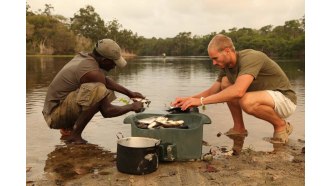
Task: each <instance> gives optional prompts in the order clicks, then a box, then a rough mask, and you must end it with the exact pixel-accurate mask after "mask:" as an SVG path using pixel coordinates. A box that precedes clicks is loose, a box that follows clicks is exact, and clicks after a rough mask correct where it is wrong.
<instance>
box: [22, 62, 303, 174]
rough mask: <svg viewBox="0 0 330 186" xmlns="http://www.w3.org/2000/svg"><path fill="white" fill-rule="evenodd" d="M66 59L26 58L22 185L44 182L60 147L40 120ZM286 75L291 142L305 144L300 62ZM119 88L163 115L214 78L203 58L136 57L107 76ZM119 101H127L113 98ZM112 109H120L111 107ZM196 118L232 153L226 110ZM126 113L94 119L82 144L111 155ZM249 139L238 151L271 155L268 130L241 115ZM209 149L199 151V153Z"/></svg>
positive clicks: (286, 65) (216, 108)
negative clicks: (292, 107)
mask: <svg viewBox="0 0 330 186" xmlns="http://www.w3.org/2000/svg"><path fill="white" fill-rule="evenodd" d="M69 60H70V58H50V57H48V58H39V57H38V58H37V57H27V58H26V62H27V64H26V68H27V69H26V70H27V71H26V76H27V77H26V85H27V86H26V87H27V90H26V155H27V157H26V166H27V167H31V170H30V171H29V172H28V173H27V180H35V179H44V173H45V171H44V168H45V164H46V162H48V161H49V157H50V156H51V154H52V156H53V154H54V153H56V149H57V148H56V147H58V146H63V145H64V144H63V143H62V142H61V141H60V139H59V138H60V133H59V131H58V130H51V129H49V128H48V126H47V124H46V123H45V121H44V119H43V116H42V114H41V111H42V107H43V102H44V99H45V95H46V91H47V87H48V85H49V83H50V82H51V80H52V79H53V77H54V76H55V75H56V73H57V72H58V71H59V70H60V69H61V68H62V67H63V66H64V65H65V64H66V63H67V62H68V61H69ZM278 63H279V64H280V66H281V67H282V68H283V69H284V71H285V72H286V73H287V75H288V77H289V79H290V80H291V82H292V84H293V87H294V90H295V91H296V92H297V95H298V106H297V110H296V112H295V113H294V114H293V115H292V116H290V118H289V119H288V120H289V121H290V122H291V123H292V124H293V126H294V131H293V133H292V135H291V136H290V140H298V139H303V140H304V139H305V73H304V71H305V65H304V63H303V62H299V61H285V60H281V61H278ZM109 75H110V76H111V77H112V78H113V79H114V80H116V81H117V82H118V83H120V84H122V85H124V86H126V87H127V88H129V89H130V90H133V91H138V92H141V93H142V94H144V95H145V96H146V97H147V98H148V99H150V100H151V104H150V107H149V108H147V110H146V111H145V112H151V113H166V112H165V109H166V108H167V107H168V106H169V103H170V102H171V101H173V100H174V99H175V97H177V96H188V95H192V94H195V93H198V92H200V91H202V90H204V89H206V88H208V87H209V86H210V85H211V84H212V83H213V82H214V81H215V80H216V78H217V69H216V68H215V67H213V66H212V64H211V61H210V60H209V59H208V58H206V57H176V58H172V57H167V58H166V59H163V58H158V57H139V58H134V59H129V60H128V65H127V67H125V68H124V69H115V70H113V71H112V72H110V74H109ZM117 97H118V98H125V99H127V97H126V96H125V95H122V94H118V93H117ZM115 104H118V105H122V103H121V102H119V101H117V100H116V101H115ZM200 112H201V113H203V114H206V115H208V116H209V117H210V118H211V120H212V124H210V125H204V128H203V132H204V135H203V138H204V140H205V141H207V142H208V143H210V144H211V145H212V146H225V147H230V148H231V147H232V145H233V141H232V140H231V139H229V138H228V137H226V136H224V135H222V136H221V137H217V133H219V132H221V133H224V132H226V131H227V130H228V129H229V128H231V127H232V124H233V122H232V119H231V116H230V112H229V110H228V108H227V106H226V104H214V105H207V106H206V110H205V111H202V109H200ZM131 114H134V113H132V112H131V113H127V114H125V115H123V116H119V117H116V118H107V119H105V118H103V117H102V116H101V115H100V114H99V113H98V114H96V115H95V116H94V118H93V119H92V120H91V121H90V124H88V125H87V127H86V129H85V130H84V132H83V134H82V135H83V137H84V139H86V140H88V142H89V143H91V144H95V145H97V147H98V149H103V150H104V151H105V152H109V151H111V152H115V151H116V145H117V144H116V140H117V137H116V134H117V133H118V132H121V133H123V134H124V136H125V137H128V136H130V132H131V131H130V130H131V127H130V125H128V124H123V120H124V118H125V117H127V116H128V115H131ZM244 120H245V125H246V128H247V130H248V131H249V135H248V137H247V138H245V141H244V145H243V148H253V149H255V150H261V151H272V150H273V145H272V144H270V143H269V142H267V141H265V140H264V138H265V137H271V136H272V133H273V128H272V126H271V125H270V124H268V123H267V122H265V121H262V120H259V119H257V118H254V117H252V116H249V115H246V114H245V115H244ZM207 150H208V149H207V148H206V147H204V146H203V151H204V152H205V151H207Z"/></svg>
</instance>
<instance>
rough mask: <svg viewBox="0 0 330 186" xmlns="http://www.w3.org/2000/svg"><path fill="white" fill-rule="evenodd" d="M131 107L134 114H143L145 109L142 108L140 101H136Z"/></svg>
mask: <svg viewBox="0 0 330 186" xmlns="http://www.w3.org/2000/svg"><path fill="white" fill-rule="evenodd" d="M131 105H132V111H134V112H136V113H139V112H143V111H144V110H145V108H144V107H143V103H142V102H140V101H136V102H134V103H132V104H131Z"/></svg>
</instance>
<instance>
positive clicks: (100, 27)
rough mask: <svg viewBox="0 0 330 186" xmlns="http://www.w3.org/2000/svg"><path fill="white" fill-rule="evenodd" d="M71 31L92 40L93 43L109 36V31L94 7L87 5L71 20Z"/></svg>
mask: <svg viewBox="0 0 330 186" xmlns="http://www.w3.org/2000/svg"><path fill="white" fill-rule="evenodd" d="M70 21H71V30H72V31H73V32H74V33H75V34H76V35H82V36H84V37H86V38H90V39H91V40H92V41H93V42H97V41H98V40H99V39H103V38H105V37H106V36H107V32H108V31H107V29H106V27H105V24H104V21H103V20H102V19H101V17H100V15H99V14H97V13H96V12H95V9H94V7H92V6H90V5H87V6H86V8H80V9H79V11H78V12H77V13H75V14H74V16H73V18H70Z"/></svg>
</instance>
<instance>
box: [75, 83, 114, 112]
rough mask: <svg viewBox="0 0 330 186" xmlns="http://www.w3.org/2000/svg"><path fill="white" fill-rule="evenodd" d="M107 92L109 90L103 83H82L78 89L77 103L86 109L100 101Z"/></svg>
mask: <svg viewBox="0 0 330 186" xmlns="http://www.w3.org/2000/svg"><path fill="white" fill-rule="evenodd" d="M108 94H109V90H108V89H107V88H106V87H105V85H104V84H103V83H98V82H96V83H84V84H82V85H81V86H80V88H79V90H78V95H77V104H79V105H80V106H82V108H83V110H86V109H88V108H89V107H92V106H94V105H96V104H98V103H100V102H101V100H103V99H104V98H105V97H107V95H108Z"/></svg>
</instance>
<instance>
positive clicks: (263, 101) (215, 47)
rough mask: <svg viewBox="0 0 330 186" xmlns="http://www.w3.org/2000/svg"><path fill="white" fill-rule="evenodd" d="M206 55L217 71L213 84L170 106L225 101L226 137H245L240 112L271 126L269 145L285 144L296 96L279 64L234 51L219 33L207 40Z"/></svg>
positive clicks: (260, 55)
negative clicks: (230, 119) (229, 125)
mask: <svg viewBox="0 0 330 186" xmlns="http://www.w3.org/2000/svg"><path fill="white" fill-rule="evenodd" d="M208 53H209V56H210V58H211V60H212V63H213V65H215V66H216V67H218V68H219V70H220V73H219V76H218V79H217V81H216V82H215V83H213V85H212V86H211V87H210V88H208V89H206V90H204V91H202V92H200V93H198V94H196V95H193V96H190V97H178V98H176V99H175V101H174V102H172V103H171V104H172V105H175V106H180V107H181V108H182V110H185V109H187V108H189V107H192V106H200V105H206V104H214V103H222V102H226V103H227V105H228V107H229V110H230V112H231V115H232V117H233V121H234V127H233V128H231V129H229V131H228V132H226V133H225V134H226V135H228V136H233V135H244V136H246V135H247V134H248V132H247V130H246V129H245V125H244V122H243V116H242V110H243V111H244V112H246V113H247V114H250V115H253V116H255V117H257V118H260V119H263V120H265V121H268V122H269V123H270V124H272V125H273V127H274V134H273V138H272V142H274V143H287V142H288V137H289V135H290V134H291V133H292V130H293V127H292V125H291V124H290V123H289V122H287V121H286V120H285V119H286V118H287V117H289V116H290V115H291V114H292V113H293V112H294V111H295V109H296V104H297V97H296V93H295V92H294V91H293V90H292V87H291V84H290V82H289V79H288V77H287V76H286V74H285V73H284V72H283V70H282V69H281V68H280V67H279V65H278V64H277V63H276V62H274V61H273V60H272V59H270V58H269V57H268V56H267V55H266V54H264V53H263V52H261V51H256V50H253V49H245V50H241V51H235V46H234V44H233V42H232V40H231V39H230V38H229V37H227V36H225V35H222V34H218V35H216V36H214V37H213V39H212V40H211V41H210V43H209V46H208Z"/></svg>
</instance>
